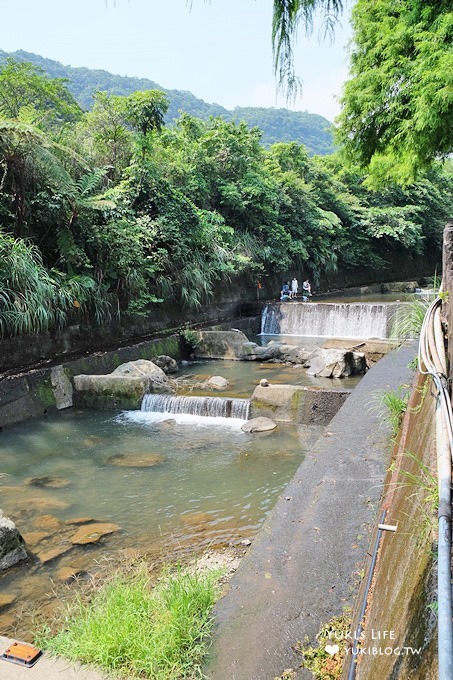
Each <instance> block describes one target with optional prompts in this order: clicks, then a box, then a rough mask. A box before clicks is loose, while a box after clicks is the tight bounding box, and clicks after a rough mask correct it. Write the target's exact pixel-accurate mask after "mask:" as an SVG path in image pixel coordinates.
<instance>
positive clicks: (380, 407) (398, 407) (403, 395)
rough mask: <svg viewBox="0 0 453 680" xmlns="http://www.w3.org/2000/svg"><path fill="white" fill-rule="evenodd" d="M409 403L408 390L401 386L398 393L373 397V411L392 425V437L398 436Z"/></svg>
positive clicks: (388, 392) (385, 393)
mask: <svg viewBox="0 0 453 680" xmlns="http://www.w3.org/2000/svg"><path fill="white" fill-rule="evenodd" d="M408 402H409V392H408V388H405V387H403V386H400V387H399V388H398V389H397V390H396V391H394V392H392V391H391V390H389V391H383V392H380V393H379V394H376V395H375V396H374V397H373V404H372V406H371V410H373V411H379V412H380V414H381V415H382V417H383V419H384V420H387V421H388V422H389V423H390V426H391V428H392V437H395V436H396V435H397V434H398V430H399V427H400V425H401V421H402V419H403V416H404V413H405V412H406V409H407V404H408Z"/></svg>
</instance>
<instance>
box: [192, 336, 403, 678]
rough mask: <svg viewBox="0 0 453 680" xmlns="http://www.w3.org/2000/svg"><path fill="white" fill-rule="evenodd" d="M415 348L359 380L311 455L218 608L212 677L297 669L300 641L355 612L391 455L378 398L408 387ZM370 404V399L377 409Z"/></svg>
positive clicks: (300, 672) (302, 674)
mask: <svg viewBox="0 0 453 680" xmlns="http://www.w3.org/2000/svg"><path fill="white" fill-rule="evenodd" d="M415 352H416V348H415V345H414V344H408V345H406V346H404V347H403V348H402V349H400V350H398V351H393V352H391V353H390V354H388V355H387V356H385V357H384V358H383V359H382V360H381V361H379V362H378V363H377V364H376V365H375V366H373V368H372V369H371V370H370V371H369V372H368V373H367V374H366V375H365V376H364V378H363V379H362V381H361V382H360V383H359V385H358V386H357V387H356V388H355V390H354V391H353V392H352V394H351V395H350V396H349V397H348V399H347V400H346V401H345V403H344V404H343V406H342V407H341V409H340V410H339V412H338V413H337V415H336V416H335V417H334V418H333V419H332V421H331V422H330V424H329V425H328V426H327V428H326V429H325V431H324V433H323V436H321V437H320V439H319V440H318V442H317V443H316V444H315V446H314V447H313V448H312V450H311V451H310V452H309V453H308V454H307V456H306V458H305V460H304V462H303V463H302V464H301V466H300V467H299V469H298V471H297V473H296V475H295V476H294V478H293V479H292V481H291V482H290V483H289V485H288V486H287V487H286V488H285V490H284V491H283V493H282V494H281V496H280V498H279V500H278V502H277V504H276V506H275V507H274V509H273V511H272V512H271V514H270V515H269V517H268V518H267V520H266V521H265V523H264V525H263V527H262V529H261V531H260V532H259V534H258V536H257V537H256V539H255V540H254V542H253V544H252V547H251V549H250V551H249V553H248V554H247V555H246V556H245V557H244V559H243V560H242V563H241V565H240V567H239V569H238V571H237V573H236V574H235V576H234V577H233V579H232V581H231V584H230V589H229V591H228V593H227V594H226V595H225V597H223V598H222V599H221V600H220V601H219V602H218V603H217V605H216V612H215V613H216V627H215V637H214V643H213V647H212V651H211V657H210V660H209V663H208V664H207V667H206V668H205V672H206V675H207V677H208V678H209V679H210V680H225V678H228V679H229V680H273V679H274V678H275V677H279V676H281V675H282V673H283V671H284V670H285V669H289V668H291V669H293V670H294V671H295V675H294V677H295V678H297V679H298V680H299V679H301V678H303V679H308V678H310V677H312V675H311V673H310V672H309V671H307V670H304V669H300V664H301V657H300V656H298V655H297V654H296V652H294V651H293V648H292V647H293V645H294V644H295V643H296V642H297V641H304V640H306V639H307V638H308V639H309V640H310V643H311V644H315V643H316V640H315V636H316V634H317V632H318V630H319V628H320V627H321V625H322V624H324V623H327V622H328V621H329V620H330V619H331V618H332V617H333V616H337V615H339V614H341V613H342V612H343V608H344V607H345V606H348V605H349V606H352V605H353V603H354V599H355V596H356V589H357V579H356V578H355V577H354V573H357V571H358V570H360V569H361V568H362V567H363V565H364V562H365V558H366V553H367V550H368V547H369V540H370V539H369V533H368V532H367V527H370V526H371V524H372V523H373V522H374V520H375V518H376V513H377V511H378V505H379V501H380V497H381V493H382V484H383V479H384V476H385V470H386V467H387V465H388V458H389V454H390V449H389V443H390V427H389V425H388V424H387V423H385V421H384V420H383V418H382V415H381V414H380V413H379V411H378V410H376V409H375V408H373V397H374V396H375V395H376V394H379V393H382V392H387V391H391V390H396V389H397V388H398V387H399V386H400V385H403V384H410V383H411V382H412V375H413V374H412V372H411V370H410V369H409V368H408V363H409V362H410V360H411V359H413V357H414V355H415ZM374 403H375V402H374Z"/></svg>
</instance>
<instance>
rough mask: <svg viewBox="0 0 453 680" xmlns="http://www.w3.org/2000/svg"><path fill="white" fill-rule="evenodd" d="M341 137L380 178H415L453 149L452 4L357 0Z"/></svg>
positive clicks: (406, 181)
mask: <svg viewBox="0 0 453 680" xmlns="http://www.w3.org/2000/svg"><path fill="white" fill-rule="evenodd" d="M352 22H353V27H354V38H353V51H352V57H351V76H352V77H351V79H350V80H349V81H348V82H347V83H346V85H345V88H344V94H343V98H342V103H343V110H342V113H341V114H340V117H339V119H338V125H339V129H338V141H339V142H340V143H341V144H343V145H344V148H345V151H346V153H347V154H348V156H349V158H352V159H353V160H354V161H356V162H358V163H359V164H360V165H361V166H362V167H364V168H366V169H367V171H368V172H369V173H370V175H371V179H370V180H368V181H369V182H370V183H374V185H378V184H383V183H385V182H386V181H387V180H389V179H390V180H397V181H398V182H400V183H403V184H409V183H410V182H412V181H413V180H414V178H415V177H416V176H417V174H419V173H420V171H423V170H424V169H426V168H427V167H428V166H429V165H430V164H431V163H432V162H433V160H434V159H435V158H438V157H445V156H447V155H448V154H449V153H450V152H451V149H452V135H451V131H452V129H453V96H452V85H453V51H452V47H451V46H452V42H453V12H452V11H451V3H450V2H447V1H444V0H423V1H422V0H416V1H414V0H399V2H395V1H394V0H358V2H357V4H356V5H355V6H354V8H353V12H352Z"/></svg>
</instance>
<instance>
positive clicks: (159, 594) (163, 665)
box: [38, 567, 221, 680]
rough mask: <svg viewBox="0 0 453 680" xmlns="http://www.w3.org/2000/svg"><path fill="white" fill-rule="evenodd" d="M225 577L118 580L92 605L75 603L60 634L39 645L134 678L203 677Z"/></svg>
mask: <svg viewBox="0 0 453 680" xmlns="http://www.w3.org/2000/svg"><path fill="white" fill-rule="evenodd" d="M220 575H221V574H220V573H219V572H217V573H216V572H210V571H208V572H206V573H202V574H198V573H190V572H188V571H183V570H179V571H178V572H175V573H163V574H162V575H161V576H160V578H159V581H158V582H157V583H156V585H155V586H154V587H151V585H150V581H149V576H148V574H147V572H146V569H145V568H144V567H142V568H139V569H135V570H134V571H130V572H129V573H126V574H120V575H117V576H116V577H114V578H112V579H111V580H110V581H108V582H107V583H106V584H105V585H104V586H103V588H101V589H100V590H98V591H97V592H95V593H94V595H93V597H92V598H91V600H90V601H89V602H88V603H87V602H84V601H83V600H82V598H80V597H79V598H78V599H76V600H75V601H73V602H71V603H70V604H69V605H68V609H67V611H66V612H65V614H64V616H63V617H62V621H61V622H60V628H61V629H60V630H59V632H58V633H57V634H56V635H55V636H51V635H49V634H48V633H43V634H42V635H41V636H40V638H39V639H38V643H39V644H40V646H43V647H44V648H46V649H48V650H49V651H51V652H54V653H56V654H59V655H61V656H64V657H66V658H68V659H71V660H77V661H82V662H85V663H93V664H95V665H96V666H98V667H99V668H101V669H103V670H106V671H108V672H114V673H121V674H122V675H124V676H127V677H128V678H155V680H178V678H186V679H187V680H189V679H190V678H200V677H201V663H202V662H203V660H204V657H205V654H206V651H207V647H208V645H207V643H208V639H209V635H210V630H211V627H212V621H213V619H212V613H211V610H212V607H213V605H214V602H215V600H216V599H217V596H218V592H217V591H218V580H219V577H220Z"/></svg>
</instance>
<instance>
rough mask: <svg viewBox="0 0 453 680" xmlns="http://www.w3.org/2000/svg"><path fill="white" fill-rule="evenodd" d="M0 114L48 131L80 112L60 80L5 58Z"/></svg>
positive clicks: (0, 71) (1, 70)
mask: <svg viewBox="0 0 453 680" xmlns="http://www.w3.org/2000/svg"><path fill="white" fill-rule="evenodd" d="M0 114H1V115H2V116H4V117H5V118H10V119H14V120H19V119H22V120H23V122H27V123H30V124H32V125H35V126H38V127H40V128H42V129H49V128H54V127H55V126H57V125H59V124H61V123H62V122H63V121H68V120H69V121H73V120H76V119H77V118H80V116H81V115H82V110H81V109H80V107H79V105H78V104H77V102H76V101H75V99H74V97H73V96H72V95H71V94H70V92H69V90H68V89H67V88H66V86H65V81H64V80H63V79H62V78H49V77H48V76H47V75H46V74H45V73H44V71H43V70H42V69H40V68H38V67H36V66H33V64H30V63H28V62H20V61H15V60H14V59H12V58H8V59H7V61H6V64H5V65H4V66H2V67H0Z"/></svg>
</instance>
